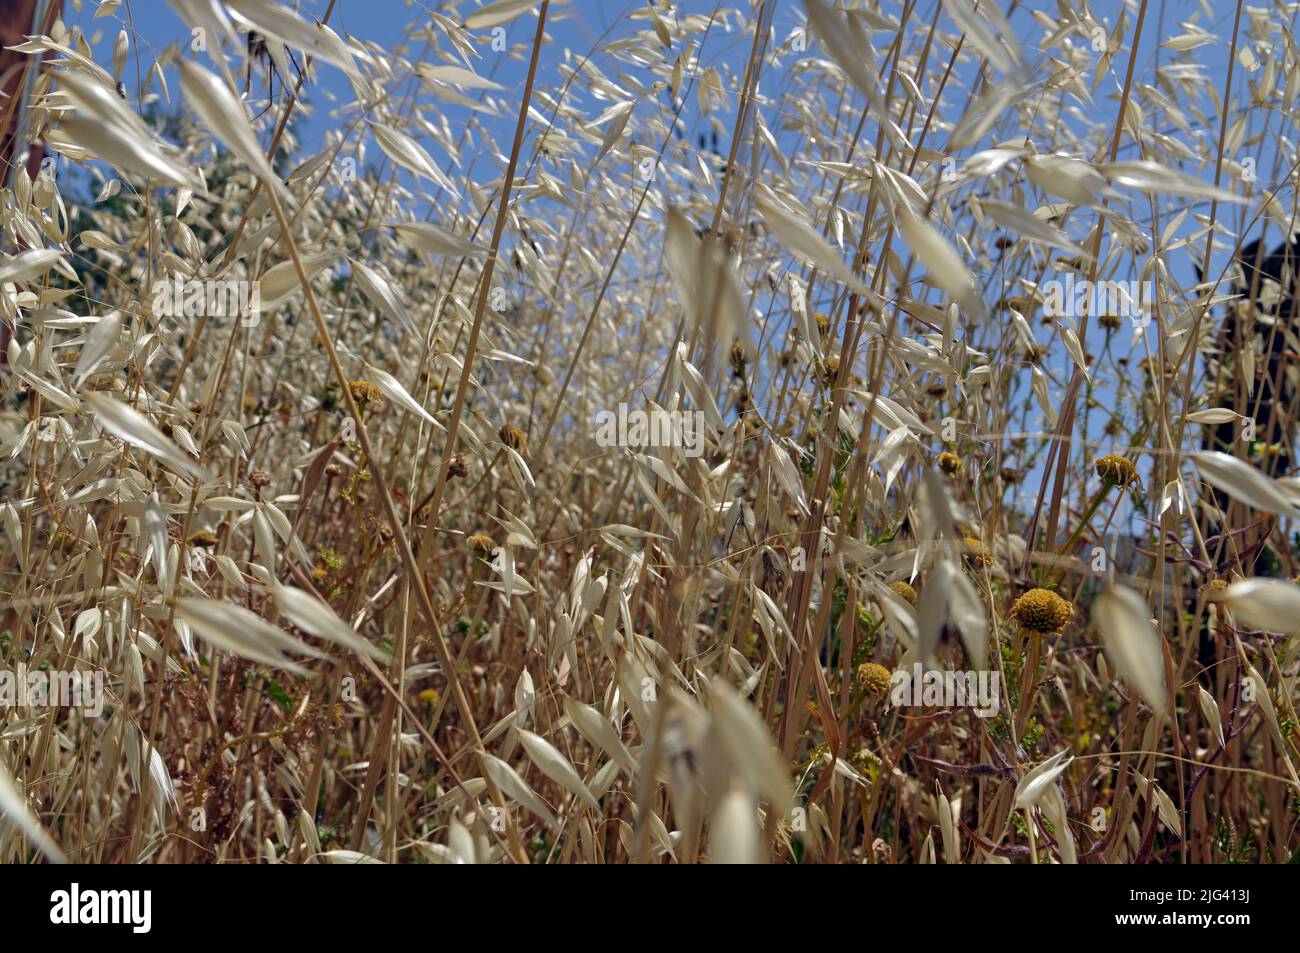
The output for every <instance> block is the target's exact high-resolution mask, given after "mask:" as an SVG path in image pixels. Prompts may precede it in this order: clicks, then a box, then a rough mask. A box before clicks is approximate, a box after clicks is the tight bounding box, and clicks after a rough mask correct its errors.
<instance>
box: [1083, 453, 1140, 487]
mask: <svg viewBox="0 0 1300 953" xmlns="http://www.w3.org/2000/svg"><path fill="white" fill-rule="evenodd" d="M1093 467H1094V468H1095V469H1096V471H1097V476H1099V477H1101V481H1102V482H1103V483H1109V484H1113V485H1115V486H1128V485H1129V484H1130V483H1133V482H1135V481H1136V480H1137V477H1138V472H1137V467H1136V466H1134V465H1133V461H1132V460H1130V459H1129V458H1128V457H1121V456H1120V455H1119V454H1118V453H1108V454H1106V455H1105V456H1104V457H1098V458H1097V461H1096V462H1095V463H1094V464H1093Z"/></svg>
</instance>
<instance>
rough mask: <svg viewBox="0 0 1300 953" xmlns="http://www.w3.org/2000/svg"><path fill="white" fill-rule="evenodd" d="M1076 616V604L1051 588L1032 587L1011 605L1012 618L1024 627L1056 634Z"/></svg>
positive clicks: (1046, 633) (1033, 630)
mask: <svg viewBox="0 0 1300 953" xmlns="http://www.w3.org/2000/svg"><path fill="white" fill-rule="evenodd" d="M1073 616H1074V606H1072V605H1071V604H1070V603H1069V602H1068V601H1067V600H1065V599H1062V598H1061V597H1060V596H1058V595H1057V594H1056V593H1054V592H1052V591H1051V590H1050V589H1030V590H1029V591H1028V592H1026V593H1025V594H1024V595H1023V596H1021V597H1020V598H1019V599H1017V600H1016V604H1015V605H1014V606H1012V607H1011V618H1013V619H1015V620H1016V621H1017V622H1019V623H1020V627H1021V628H1022V629H1026V630H1027V631H1029V632H1039V633H1042V634H1044V635H1055V634H1056V633H1058V632H1060V631H1061V630H1062V629H1064V628H1065V626H1066V625H1067V624H1068V623H1069V621H1070V619H1071V618H1072V617H1073Z"/></svg>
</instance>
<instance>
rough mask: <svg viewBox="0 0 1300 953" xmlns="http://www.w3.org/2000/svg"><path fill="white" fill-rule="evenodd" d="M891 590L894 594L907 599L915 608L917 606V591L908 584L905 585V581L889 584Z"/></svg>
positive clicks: (899, 580) (898, 580)
mask: <svg viewBox="0 0 1300 953" xmlns="http://www.w3.org/2000/svg"><path fill="white" fill-rule="evenodd" d="M889 588H890V589H893V590H894V592H896V593H897V594H898V595H899V596H901V597H902V598H903V599H906V600H907V601H908V602H910V603H911V604H912V605H913V606H915V605H916V590H915V589H913V588H912V587H911V586H910V585H908V584H907V583H905V582H904V581H903V580H901V579H897V580H895V581H894V582H891V583H890V584H889Z"/></svg>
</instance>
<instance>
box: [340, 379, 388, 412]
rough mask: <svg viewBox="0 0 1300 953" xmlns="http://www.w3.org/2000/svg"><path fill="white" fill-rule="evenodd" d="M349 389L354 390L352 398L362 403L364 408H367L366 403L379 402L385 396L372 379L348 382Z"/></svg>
mask: <svg viewBox="0 0 1300 953" xmlns="http://www.w3.org/2000/svg"><path fill="white" fill-rule="evenodd" d="M348 390H349V391H351V392H352V399H353V400H355V401H356V402H357V403H358V404H361V405H362V407H361V409H362V410H365V405H366V404H377V403H379V401H380V400H382V399H383V396H384V395H383V394H382V393H381V392H380V390H379V388H378V387H376V386H375V385H374V384H372V383H370V381H352V382H350V383H349V384H348Z"/></svg>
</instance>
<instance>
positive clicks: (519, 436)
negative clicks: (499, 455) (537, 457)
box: [497, 424, 528, 454]
mask: <svg viewBox="0 0 1300 953" xmlns="http://www.w3.org/2000/svg"><path fill="white" fill-rule="evenodd" d="M497 436H498V437H500V438H501V442H502V443H504V444H505V445H506V446H507V447H509V448H510V449H511V450H514V451H516V452H517V453H521V454H523V453H527V452H528V435H527V434H525V433H524V432H523V431H522V430H520V429H519V428H518V427H514V426H511V425H510V424H503V425H502V427H501V429H500V430H498V431H497Z"/></svg>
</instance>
